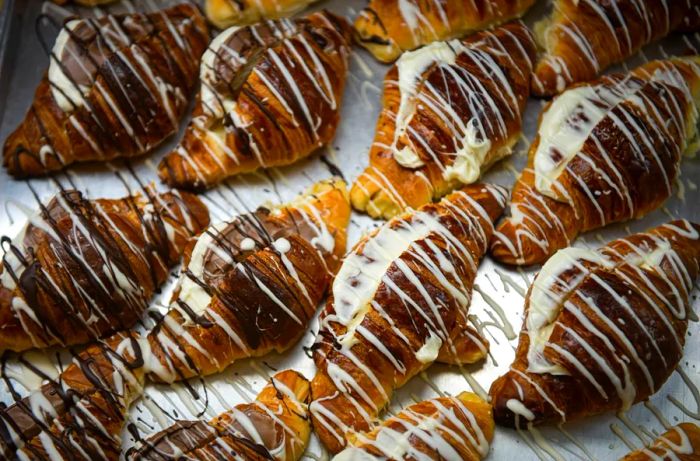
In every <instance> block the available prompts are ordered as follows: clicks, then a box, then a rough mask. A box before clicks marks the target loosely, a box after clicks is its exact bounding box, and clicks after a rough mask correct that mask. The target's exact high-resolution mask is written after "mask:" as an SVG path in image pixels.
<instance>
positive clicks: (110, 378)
mask: <svg viewBox="0 0 700 461" xmlns="http://www.w3.org/2000/svg"><path fill="white" fill-rule="evenodd" d="M142 365H143V351H142V350H141V348H140V342H139V338H138V336H136V335H135V334H122V333H120V334H116V335H114V336H112V337H111V338H109V339H107V340H105V341H100V342H97V343H95V344H92V345H91V346H89V347H88V348H87V349H85V350H84V351H83V352H81V353H80V354H78V355H76V356H75V357H74V358H73V361H72V363H71V364H70V365H68V366H67V367H66V368H65V370H64V371H63V372H62V373H61V374H60V375H59V377H58V380H57V381H49V382H48V383H46V384H44V385H42V386H41V388H40V389H37V390H35V391H33V392H32V393H31V394H30V395H29V396H27V397H25V398H23V399H19V400H17V401H16V403H14V404H13V405H10V406H9V407H3V408H1V409H0V453H1V454H2V458H3V459H22V460H29V459H31V460H35V459H36V460H48V459H50V460H52V461H58V460H71V461H94V460H114V461H116V460H118V459H119V456H120V453H121V430H122V427H123V426H124V423H125V420H126V411H127V409H128V407H129V404H130V403H131V402H132V401H134V400H135V399H136V398H137V397H139V396H140V395H141V391H142V388H143V381H144V374H143V368H142ZM13 395H16V394H15V393H14V392H13Z"/></svg>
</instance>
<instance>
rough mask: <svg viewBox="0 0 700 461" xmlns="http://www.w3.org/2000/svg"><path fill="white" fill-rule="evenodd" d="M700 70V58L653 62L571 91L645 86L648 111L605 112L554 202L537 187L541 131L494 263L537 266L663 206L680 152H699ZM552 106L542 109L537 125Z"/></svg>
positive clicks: (629, 104) (496, 244) (630, 106)
mask: <svg viewBox="0 0 700 461" xmlns="http://www.w3.org/2000/svg"><path fill="white" fill-rule="evenodd" d="M699 66H700V60H698V59H697V58H689V59H677V60H670V61H652V62H649V63H647V64H645V65H643V66H641V67H639V68H637V69H635V70H634V71H632V73H631V74H630V75H624V74H612V75H609V76H605V77H602V78H601V79H599V80H597V81H596V82H593V83H590V84H581V85H578V86H574V87H572V88H571V89H570V90H568V91H575V90H576V89H577V88H584V87H594V86H597V85H602V86H604V87H606V88H608V89H614V88H616V87H617V86H618V85H620V84H621V83H623V82H630V81H634V82H638V83H639V84H640V89H639V90H638V92H637V93H638V95H641V99H639V97H638V99H637V100H636V101H640V100H644V104H645V106H644V107H645V108H644V109H640V106H639V105H638V103H636V102H634V101H629V100H628V101H625V102H624V103H622V104H619V105H618V106H617V107H615V108H614V110H610V111H608V112H607V113H606V115H605V118H604V119H602V120H601V121H600V123H598V124H597V125H596V126H595V127H594V128H593V130H592V131H591V133H590V134H589V135H588V137H587V138H586V139H585V142H584V144H583V146H582V148H581V149H580V151H578V152H577V153H576V155H575V156H574V157H573V158H572V159H571V160H570V162H569V163H568V166H567V168H566V170H565V171H563V172H562V173H561V174H560V175H559V176H558V178H557V185H556V187H555V191H556V193H557V195H558V197H557V198H556V199H555V198H553V197H551V196H549V195H544V194H542V193H540V191H539V190H538V189H537V187H536V185H535V172H534V169H533V168H534V164H535V153H536V152H537V150H538V147H539V144H540V142H541V139H540V136H539V133H538V135H537V136H536V137H535V139H534V140H533V142H532V145H531V146H530V151H529V158H528V163H527V165H526V167H525V169H524V170H523V172H522V174H521V175H520V177H519V178H518V180H517V182H516V184H515V187H514V188H513V192H512V194H511V204H510V213H509V215H510V216H508V217H507V218H505V219H504V220H503V221H502V222H501V223H500V224H499V226H498V228H497V230H496V233H495V234H494V238H493V241H492V244H491V254H492V255H493V257H494V258H496V259H497V260H498V261H501V262H503V263H506V264H516V265H531V264H540V263H543V262H544V261H546V260H547V258H549V257H550V256H551V255H552V254H553V253H554V252H556V251H557V250H558V249H560V248H564V247H566V246H567V245H568V244H569V243H570V242H572V241H573V240H574V239H575V238H576V237H577V236H578V235H579V234H580V233H581V232H586V231H589V230H592V229H598V228H601V227H603V226H605V225H608V224H612V223H616V222H622V221H627V220H630V219H635V218H640V217H642V216H644V215H646V214H647V213H649V212H650V211H653V210H655V209H657V208H658V207H660V206H661V205H662V204H663V203H664V202H665V201H666V199H667V198H668V197H670V195H671V193H672V192H673V184H674V180H675V178H676V176H677V174H678V170H679V167H680V161H681V157H682V154H683V153H684V151H690V150H692V149H693V148H695V147H696V146H695V143H694V141H695V139H696V137H697V131H696V127H695V116H696V115H695V114H696V109H695V108H696V107H697V106H698V103H700V67H699ZM656 72H669V73H670V74H669V75H671V74H672V75H675V77H674V81H673V83H669V82H670V81H667V82H662V81H661V82H660V81H658V80H655V81H652V78H651V77H652V76H653V75H655V73H656ZM630 79H631V80H630ZM686 85H687V86H686ZM563 96H564V95H562V96H560V97H563ZM555 101H556V99H555ZM555 101H553V102H552V103H550V104H549V105H547V106H545V108H544V109H543V112H542V115H540V123H541V122H542V118H543V117H544V114H545V113H546V112H547V110H548V109H549V108H550V107H551V105H552V104H553V103H554V102H555ZM679 109H680V110H679ZM667 121H670V122H671V123H667ZM540 126H541V125H540ZM635 133H636V134H635ZM644 133H646V134H644ZM630 136H634V138H630Z"/></svg>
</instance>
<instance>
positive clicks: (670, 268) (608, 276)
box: [490, 221, 700, 427]
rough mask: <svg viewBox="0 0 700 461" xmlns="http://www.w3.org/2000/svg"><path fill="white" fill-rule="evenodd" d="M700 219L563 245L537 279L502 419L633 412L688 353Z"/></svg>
mask: <svg viewBox="0 0 700 461" xmlns="http://www.w3.org/2000/svg"><path fill="white" fill-rule="evenodd" d="M699 230H700V226H698V225H697V224H693V223H690V222H688V221H673V222H670V223H668V224H664V225H662V226H658V227H655V228H653V229H651V230H649V231H648V232H645V233H640V234H634V235H632V236H630V237H627V238H623V239H619V240H615V241H613V242H611V243H609V244H608V245H607V246H605V247H603V248H601V249H599V250H597V251H594V250H587V249H580V248H573V247H570V248H567V249H564V250H560V251H559V252H557V253H556V254H555V255H554V256H553V257H552V258H550V259H549V261H547V263H546V264H545V265H544V266H542V270H541V271H540V273H539V274H538V275H537V277H536V278H535V280H534V282H533V284H532V286H531V288H530V292H529V293H528V295H527V298H526V301H525V313H526V314H525V315H526V317H525V322H524V325H523V328H522V331H521V333H520V341H519V343H518V348H517V350H516V356H515V361H514V362H513V364H512V365H511V368H510V371H508V372H507V373H506V374H505V375H504V376H502V377H500V378H498V379H497V380H496V381H495V382H494V383H493V385H492V386H491V390H490V395H491V398H492V400H491V401H492V403H493V406H494V414H495V417H496V422H498V423H499V424H504V425H508V426H514V425H515V426H520V427H523V426H525V425H526V424H539V423H543V422H550V421H552V422H553V421H570V420H574V419H578V418H582V417H586V416H590V415H595V414H599V413H603V412H606V411H626V410H627V409H629V408H630V406H631V405H633V404H634V403H636V402H639V401H642V400H645V399H647V398H648V397H649V396H650V395H652V394H654V393H655V392H657V391H658V390H659V389H660V388H661V386H662V385H663V384H664V382H666V380H667V379H668V378H669V376H671V373H673V370H674V369H675V368H676V367H677V365H678V363H679V361H680V360H681V357H682V355H683V344H684V341H685V337H686V332H687V329H688V320H689V316H690V315H691V314H692V311H691V307H690V299H689V297H690V292H691V290H692V289H693V287H694V284H695V280H696V279H697V276H698V270H699V267H698V264H700V234H699V233H698V231H699Z"/></svg>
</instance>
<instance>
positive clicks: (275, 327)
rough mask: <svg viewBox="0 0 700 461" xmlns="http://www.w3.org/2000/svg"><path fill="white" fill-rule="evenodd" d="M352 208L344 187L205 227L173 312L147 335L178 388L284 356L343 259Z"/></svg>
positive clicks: (327, 186)
mask: <svg viewBox="0 0 700 461" xmlns="http://www.w3.org/2000/svg"><path fill="white" fill-rule="evenodd" d="M349 219H350V204H349V202H348V198H347V191H346V189H345V184H344V183H342V182H341V181H327V182H320V183H317V184H316V185H314V186H313V187H312V188H311V189H309V190H308V191H307V192H306V194H305V195H303V196H301V197H300V198H299V199H297V200H296V201H293V202H291V203H289V204H287V205H285V206H281V207H278V208H273V209H267V208H259V209H258V210H257V211H256V212H254V213H251V214H247V215H241V216H238V217H236V218H234V219H233V220H232V221H230V222H224V223H221V224H215V225H213V226H212V227H210V228H209V229H207V230H206V231H205V232H204V233H203V234H202V236H201V237H200V238H199V239H198V240H197V242H196V243H194V244H193V245H191V246H190V247H189V248H188V249H187V251H186V252H185V263H184V269H183V272H182V275H181V277H180V281H179V285H178V287H177V288H176V291H175V294H174V296H173V301H172V304H171V309H170V311H169V312H168V314H167V315H166V316H165V317H164V318H163V320H162V321H161V322H159V324H158V325H156V327H155V328H154V329H153V331H152V332H151V333H150V334H149V336H148V340H149V341H150V343H151V348H152V350H153V353H154V354H155V356H156V357H157V361H158V362H160V367H155V366H154V370H153V371H154V376H153V378H154V379H156V380H159V381H167V382H172V381H175V380H180V379H185V378H190V377H192V376H197V375H200V376H201V375H208V374H212V373H216V372H218V371H221V370H223V369H224V368H226V367H227V366H229V365H230V364H231V363H233V362H234V361H235V360H238V359H241V358H245V357H258V356H261V355H265V354H267V353H269V352H271V351H273V350H274V351H277V352H283V351H285V350H287V349H288V348H289V347H291V346H292V345H294V344H295V343H296V342H297V340H299V338H300V337H301V336H302V335H303V333H304V331H305V330H306V327H307V325H308V323H309V321H310V320H311V318H312V317H313V316H314V314H315V313H316V308H317V306H318V304H319V303H320V302H321V299H322V298H323V296H324V295H325V292H326V288H327V287H328V285H329V283H330V279H331V277H332V274H334V273H335V271H336V269H337V267H338V266H339V264H340V258H341V257H342V255H343V254H344V253H345V245H346V243H345V242H346V227H347V225H348V222H349Z"/></svg>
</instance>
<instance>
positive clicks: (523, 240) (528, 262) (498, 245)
mask: <svg viewBox="0 0 700 461" xmlns="http://www.w3.org/2000/svg"><path fill="white" fill-rule="evenodd" d="M529 240H531V239H529V238H528V237H527V236H526V235H523V232H522V230H521V229H518V226H516V225H515V224H513V222H512V221H511V220H510V219H508V218H507V219H505V220H504V221H503V222H501V223H500V224H499V225H498V227H497V228H496V231H495V232H494V233H493V236H492V237H491V244H490V252H491V256H492V257H493V258H494V259H495V260H496V261H498V262H500V263H503V264H508V265H511V266H532V265H535V264H542V263H544V262H545V261H546V260H547V258H549V256H550V252H549V251H544V250H543V249H542V247H541V246H540V245H538V244H535V243H534V242H532V241H529ZM540 243H541V242H540Z"/></svg>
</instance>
